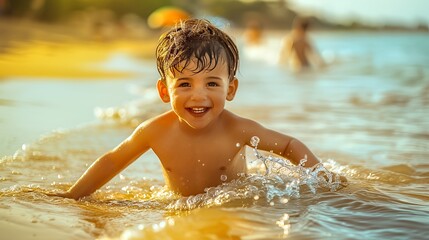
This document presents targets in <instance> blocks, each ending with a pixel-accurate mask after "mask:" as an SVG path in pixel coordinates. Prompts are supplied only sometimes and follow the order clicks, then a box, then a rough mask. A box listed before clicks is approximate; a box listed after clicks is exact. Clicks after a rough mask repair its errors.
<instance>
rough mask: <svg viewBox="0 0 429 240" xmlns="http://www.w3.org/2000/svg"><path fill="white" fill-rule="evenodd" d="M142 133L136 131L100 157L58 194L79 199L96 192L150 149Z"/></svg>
mask: <svg viewBox="0 0 429 240" xmlns="http://www.w3.org/2000/svg"><path fill="white" fill-rule="evenodd" d="M141 135H142V131H141V129H137V130H136V131H134V133H133V134H132V135H131V136H130V137H128V138H127V139H126V140H124V141H123V142H122V143H120V144H119V145H118V146H117V147H116V148H115V149H113V150H111V151H109V152H107V153H106V154H104V155H103V156H101V157H100V158H98V159H97V160H96V161H95V162H94V163H93V164H92V165H91V166H90V167H89V168H88V169H87V170H86V171H85V173H84V174H83V175H82V176H81V177H80V178H79V179H78V180H77V181H76V183H75V184H73V186H72V187H71V188H70V189H69V190H68V191H67V192H66V193H63V194H57V195H59V196H62V197H67V198H73V199H79V198H82V197H85V196H88V195H90V194H92V193H93V192H95V191H96V190H97V189H99V188H100V187H102V186H103V185H104V184H106V183H107V182H108V181H110V180H111V179H112V178H113V177H115V176H116V175H117V174H118V173H119V172H121V171H122V170H123V169H124V168H125V167H127V166H128V165H129V164H131V163H132V162H133V161H134V160H136V159H137V158H138V157H139V156H140V155H141V154H143V153H144V152H146V151H147V150H148V149H149V147H148V145H147V143H145V141H144V138H143V137H142V136H141Z"/></svg>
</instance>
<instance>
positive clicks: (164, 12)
mask: <svg viewBox="0 0 429 240" xmlns="http://www.w3.org/2000/svg"><path fill="white" fill-rule="evenodd" d="M189 17H190V14H189V13H187V12H186V11H184V10H183V9H180V8H177V7H161V8H158V9H157V10H155V11H153V12H152V13H151V14H150V15H149V17H148V19H147V23H148V25H149V27H151V28H160V27H165V26H173V25H175V24H176V23H177V22H179V21H180V20H185V19H188V18H189Z"/></svg>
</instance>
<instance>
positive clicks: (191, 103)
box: [158, 59, 238, 129]
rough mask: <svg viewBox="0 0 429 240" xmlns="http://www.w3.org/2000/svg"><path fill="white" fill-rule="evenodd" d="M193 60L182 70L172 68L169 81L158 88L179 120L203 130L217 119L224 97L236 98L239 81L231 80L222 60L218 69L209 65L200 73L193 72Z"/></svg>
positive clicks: (194, 65) (168, 77)
mask: <svg viewBox="0 0 429 240" xmlns="http://www.w3.org/2000/svg"><path fill="white" fill-rule="evenodd" d="M194 60H195V59H194ZM194 60H192V61H191V62H190V63H189V65H188V66H187V67H186V68H185V69H183V71H182V72H178V71H176V70H174V71H169V72H168V74H167V79H166V81H165V83H166V84H165V83H164V82H163V81H161V80H160V81H158V91H159V95H160V97H161V99H162V100H163V101H164V102H170V103H171V107H172V109H173V111H174V112H175V113H176V115H177V116H178V118H179V121H181V122H184V123H186V124H187V125H188V126H190V127H191V128H193V129H203V128H205V127H207V126H209V125H211V124H212V123H214V122H215V121H216V120H217V119H218V117H219V115H220V114H221V113H222V111H223V110H224V107H225V100H229V101H231V100H232V99H233V98H234V96H235V92H236V90H237V86H238V80H237V79H235V78H234V80H232V81H229V77H228V67H227V64H226V62H225V61H223V60H220V61H219V62H218V64H217V66H216V67H215V68H213V69H211V68H212V67H213V66H210V67H209V68H208V69H206V70H203V71H201V72H199V73H194V72H193V71H192V70H194V69H195V67H196V63H195V61H194ZM210 69H211V70H210Z"/></svg>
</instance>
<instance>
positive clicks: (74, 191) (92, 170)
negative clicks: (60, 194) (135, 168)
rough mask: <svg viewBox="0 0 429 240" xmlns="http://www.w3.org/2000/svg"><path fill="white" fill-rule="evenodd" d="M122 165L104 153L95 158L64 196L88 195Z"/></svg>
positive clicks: (74, 197)
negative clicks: (115, 162)
mask: <svg viewBox="0 0 429 240" xmlns="http://www.w3.org/2000/svg"><path fill="white" fill-rule="evenodd" d="M122 169H123V167H121V166H119V165H117V164H114V162H113V160H112V159H111V158H110V157H109V154H106V155H104V156H102V157H100V158H99V159H97V160H96V161H95V162H94V163H93V164H92V165H91V166H90V167H89V168H88V169H87V170H86V171H85V173H84V174H83V175H82V176H81V177H80V178H79V179H78V180H77V181H76V183H75V184H73V186H72V187H71V188H70V189H69V190H68V191H67V193H66V197H69V198H73V199H79V198H82V197H85V196H88V195H90V194H92V193H93V192H95V191H96V190H97V189H99V188H100V187H102V186H103V185H104V184H106V183H107V182H108V181H110V180H111V179H112V178H113V177H114V176H115V175H116V174H117V173H119V172H120V171H121V170H122Z"/></svg>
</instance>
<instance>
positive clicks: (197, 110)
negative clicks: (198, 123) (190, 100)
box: [186, 107, 210, 114]
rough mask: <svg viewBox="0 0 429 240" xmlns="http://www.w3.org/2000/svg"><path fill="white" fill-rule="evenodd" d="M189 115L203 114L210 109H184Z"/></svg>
mask: <svg viewBox="0 0 429 240" xmlns="http://www.w3.org/2000/svg"><path fill="white" fill-rule="evenodd" d="M186 109H187V110H188V111H189V112H190V113H192V114H203V113H205V112H207V111H208V110H209V109H210V108H208V107H192V108H186Z"/></svg>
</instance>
